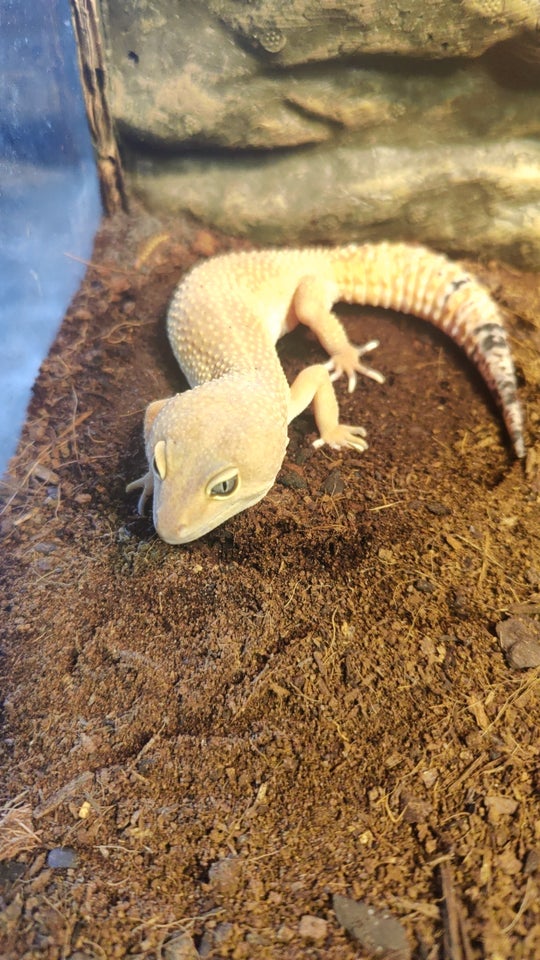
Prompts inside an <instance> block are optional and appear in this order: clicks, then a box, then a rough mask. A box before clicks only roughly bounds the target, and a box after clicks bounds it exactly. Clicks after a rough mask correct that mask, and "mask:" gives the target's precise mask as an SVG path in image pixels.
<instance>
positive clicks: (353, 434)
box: [313, 423, 368, 453]
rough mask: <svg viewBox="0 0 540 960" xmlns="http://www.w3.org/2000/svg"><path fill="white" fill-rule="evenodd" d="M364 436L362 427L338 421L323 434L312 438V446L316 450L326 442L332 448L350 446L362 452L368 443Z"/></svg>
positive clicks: (364, 432) (337, 448)
mask: <svg viewBox="0 0 540 960" xmlns="http://www.w3.org/2000/svg"><path fill="white" fill-rule="evenodd" d="M365 436H366V431H365V430H364V428H363V427H352V426H350V425H349V424H347V423H338V424H337V426H335V427H332V428H331V429H329V430H325V432H324V435H322V436H320V437H319V438H318V440H314V441H313V446H314V447H315V449H316V450H318V449H319V448H320V447H323V446H324V445H325V443H327V444H328V446H329V447H332V449H333V450H341V449H342V447H350V448H352V449H353V450H358V451H359V452H360V453H363V451H364V450H367V448H368V444H367V443H366V441H365V440H364V437H365Z"/></svg>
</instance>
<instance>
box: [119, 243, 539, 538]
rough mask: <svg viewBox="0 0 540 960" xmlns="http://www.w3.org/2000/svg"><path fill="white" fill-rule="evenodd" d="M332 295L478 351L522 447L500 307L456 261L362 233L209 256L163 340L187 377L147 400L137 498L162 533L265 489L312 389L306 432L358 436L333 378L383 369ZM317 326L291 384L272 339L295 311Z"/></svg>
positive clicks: (189, 531) (213, 522)
mask: <svg viewBox="0 0 540 960" xmlns="http://www.w3.org/2000/svg"><path fill="white" fill-rule="evenodd" d="M339 300H344V301H346V302H349V303H360V304H371V305H372V306H383V307H391V308H393V309H395V310H401V311H404V312H406V313H412V314H415V315H416V316H419V317H422V318H424V319H426V320H429V321H430V322H431V323H433V324H434V325H435V326H437V327H439V328H440V329H442V330H444V331H445V332H446V333H448V334H449V335H450V336H451V337H452V338H453V339H454V340H455V341H456V342H457V343H458V344H460V346H462V347H463V349H464V350H465V352H466V353H467V355H468V356H470V357H471V359H472V360H473V361H474V363H475V364H476V366H477V367H478V369H479V370H480V372H481V374H482V376H483V377H484V379H485V380H486V383H487V384H488V386H489V387H490V389H491V390H492V391H493V394H494V395H495V397H496V399H497V400H498V402H499V404H500V406H501V408H502V412H503V416H504V419H505V422H506V425H507V428H508V432H509V434H510V437H511V439H512V442H513V444H514V449H515V452H516V455H517V456H518V457H522V456H524V453H525V445H524V439H523V422H522V414H521V408H520V405H519V401H518V399H517V390H516V379H515V372H514V365H513V362H512V357H511V354H510V350H509V347H508V344H507V340H506V334H505V331H504V328H503V326H502V320H501V315H500V311H499V309H498V307H497V305H496V304H495V303H494V301H493V300H492V299H491V297H490V296H489V294H488V293H487V291H486V290H485V289H484V287H482V286H481V284H480V283H478V281H476V280H475V279H474V278H473V277H471V276H470V275H469V274H468V273H467V272H466V271H465V270H464V269H463V268H462V267H461V266H460V265H459V264H456V263H452V262H451V261H449V260H447V259H446V257H443V256H441V255H439V254H435V253H432V252H431V251H429V250H426V249H425V248H423V247H415V246H410V245H408V244H399V243H397V244H387V243H380V244H365V245H363V246H356V245H351V246H346V247H335V248H313V249H309V248H308V249H304V250H261V251H254V252H248V253H232V254H227V255H225V256H221V257H215V258H214V259H211V260H208V261H206V262H204V263H202V264H200V265H199V266H197V267H195V268H194V269H193V270H192V271H191V273H189V274H188V275H187V277H186V278H185V279H184V280H183V281H182V283H180V285H179V286H178V288H177V290H176V292H175V294H174V297H173V300H172V302H171V306H170V309H169V315H168V323H167V326H168V334H169V339H170V342H171V346H172V349H173V351H174V354H175V356H176V359H177V360H178V363H179V364H180V366H181V368H182V370H183V371H184V373H185V375H186V377H187V379H188V381H189V383H190V386H191V387H192V388H193V389H192V390H188V391H186V392H185V393H182V394H177V395H176V396H174V397H171V398H169V399H166V400H158V401H156V402H155V403H152V404H150V406H149V407H148V409H147V411H146V416H145V426H144V432H145V444H146V454H147V458H148V463H149V470H148V473H146V474H145V475H144V476H143V477H141V478H140V480H136V481H134V482H133V483H131V484H130V485H129V487H128V490H131V489H135V488H137V487H139V488H141V487H142V494H141V497H140V500H139V510H140V511H141V512H142V510H143V508H144V504H145V501H146V499H147V498H148V497H149V496H150V495H151V494H152V492H153V504H154V506H153V516H154V525H155V527H156V530H157V532H158V534H159V536H160V537H162V538H163V540H166V541H167V542H168V543H173V544H178V543H188V542H189V541H191V540H195V539H197V537H201V536H202V535H203V534H205V533H207V532H208V531H209V530H212V529H213V528H214V527H216V526H218V525H219V524H220V523H223V521H224V520H226V519H227V518H228V517H231V516H233V515H234V514H235V513H239V512H240V511H241V510H244V509H245V508H246V507H249V506H251V505H252V504H254V503H257V501H258V500H260V499H261V498H262V497H264V496H265V494H266V493H267V492H268V490H269V489H270V487H271V486H272V484H273V483H274V480H275V478H276V475H277V473H278V471H279V468H280V466H281V464H282V462H283V458H284V456H285V449H286V446H287V442H288V439H287V425H288V423H289V422H290V421H291V420H292V419H294V417H296V416H297V415H298V414H299V413H300V412H301V411H302V410H304V409H305V408H306V407H307V406H309V404H310V403H312V404H313V410H314V415H315V420H316V423H317V427H318V430H319V434H320V437H319V439H318V440H316V441H315V444H314V445H315V446H316V447H317V446H321V445H322V444H325V443H326V444H329V445H330V446H331V447H334V448H335V449H340V448H342V447H352V448H354V449H356V450H365V449H366V447H367V444H366V442H365V440H364V436H365V431H364V430H363V428H362V427H358V426H350V425H347V424H340V423H339V410H338V404H337V400H336V396H335V392H334V388H333V384H332V381H333V380H335V379H336V378H337V377H339V376H341V375H342V374H344V375H345V376H347V377H348V380H349V390H350V391H352V390H354V387H355V385H356V374H357V373H362V374H364V375H366V376H369V377H372V378H373V379H375V380H377V381H379V382H382V381H383V379H384V378H383V377H382V376H381V374H379V373H377V372H376V371H374V370H371V369H370V368H369V367H366V366H364V364H363V363H362V361H361V357H362V355H363V354H364V353H366V352H367V351H369V350H372V349H373V348H374V347H375V346H377V341H371V342H370V343H368V344H366V345H365V346H364V347H355V346H353V345H352V344H351V343H350V342H349V339H348V337H347V334H346V333H345V330H344V328H343V326H342V325H341V323H340V322H339V320H338V319H337V317H336V316H335V314H333V313H332V311H331V307H332V305H333V304H334V303H336V302H337V301H339ZM299 322H300V323H304V324H306V325H307V326H308V327H310V328H311V330H313V332H314V333H315V334H316V335H317V337H318V339H319V340H320V342H321V344H322V345H323V347H324V348H325V350H326V351H327V352H328V354H329V356H330V360H329V361H328V363H326V364H314V365H312V366H310V367H307V368H306V369H305V370H303V371H302V372H301V373H300V374H299V375H298V377H297V378H296V380H295V381H294V383H293V384H292V385H291V386H290V387H289V385H288V383H287V380H286V378H285V375H284V373H283V370H282V367H281V364H280V362H279V359H278V356H277V353H276V350H275V343H276V341H277V340H278V339H279V337H281V336H282V335H283V334H285V333H287V332H288V331H289V330H291V329H292V328H293V327H294V326H296V324H297V323H299Z"/></svg>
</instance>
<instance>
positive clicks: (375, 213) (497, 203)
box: [102, 0, 540, 268]
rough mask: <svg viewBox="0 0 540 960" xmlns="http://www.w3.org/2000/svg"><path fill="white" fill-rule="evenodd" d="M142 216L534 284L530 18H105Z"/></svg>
mask: <svg viewBox="0 0 540 960" xmlns="http://www.w3.org/2000/svg"><path fill="white" fill-rule="evenodd" d="M102 2H103V17H104V27H105V32H106V39H107V45H108V55H109V61H110V63H109V66H110V71H109V72H110V81H111V95H112V106H113V113H114V116H115V120H116V124H117V129H118V132H119V136H120V140H121V144H122V150H123V154H124V159H125V162H126V167H127V170H128V176H129V181H130V184H131V187H132V189H133V190H135V191H136V192H137V193H138V194H140V195H141V196H142V197H143V199H144V201H145V202H146V204H147V205H149V206H150V207H152V208H156V209H160V210H163V209H165V210H168V211H170V212H176V211H178V212H188V213H191V214H193V215H194V216H196V217H197V218H199V219H201V220H203V221H205V222H207V223H210V224H213V225H215V226H217V227H220V228H222V229H224V230H226V231H227V232H231V233H237V234H244V235H247V236H250V237H252V238H253V239H255V240H259V241H264V242H276V243H300V242H313V241H316V242H318V241H321V242H335V241H341V240H351V239H357V240H365V239H382V238H386V239H392V238H395V239H397V238H400V239H408V240H415V241H423V242H427V243H430V244H432V245H433V246H436V247H440V248H442V249H446V250H449V251H451V252H455V253H469V254H472V255H475V256H479V255H496V256H500V257H502V258H503V259H506V260H509V261H511V262H515V263H519V264H522V265H526V266H529V267H533V268H536V267H540V203H539V201H540V141H539V133H540V41H539V39H538V38H539V36H540V34H539V32H538V31H539V22H540V5H539V3H538V2H537V0H432V2H430V3H426V0H407V2H404V0H386V2H383V3H381V2H378V0H377V2H375V0H364V2H362V0H333V2H332V3H330V2H327V0H251V2H250V0H197V2H190V0H160V2H159V3H156V2H155V0H153V2H152V0H122V2H120V0H102Z"/></svg>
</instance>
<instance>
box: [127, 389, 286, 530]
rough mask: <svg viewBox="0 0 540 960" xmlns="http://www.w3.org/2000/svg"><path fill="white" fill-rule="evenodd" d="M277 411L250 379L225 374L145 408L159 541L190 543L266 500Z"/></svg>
mask: <svg viewBox="0 0 540 960" xmlns="http://www.w3.org/2000/svg"><path fill="white" fill-rule="evenodd" d="M277 407H278V404H277V402H276V398H275V397H268V396H267V395H266V394H265V392H264V390H262V389H261V387H260V386H259V385H258V384H257V383H256V382H255V381H251V380H250V381H248V382H246V380H245V378H240V377H236V376H232V375H231V376H227V377H222V378H220V379H219V380H212V381H209V382H207V383H204V384H201V385H200V386H198V387H195V388H194V389H193V390H188V391H186V393H181V394H177V395H176V396H174V397H171V398H170V399H168V400H159V401H157V402H156V403H152V404H150V406H149V407H148V410H147V412H146V417H145V438H146V453H147V457H148V462H149V465H150V469H151V470H152V472H153V481H154V504H153V518H154V526H155V528H156V531H157V533H158V534H159V536H160V537H161V538H162V540H165V541H166V542H167V543H172V544H181V543H189V542H190V541H191V540H196V539H197V538H198V537H202V536H203V535H204V534H205V533H208V531H209V530H213V529H214V527H217V526H219V525H220V524H221V523H223V522H224V521H225V520H227V519H228V518H229V517H232V516H234V514H235V513H240V512H241V511H242V510H245V509H246V508H247V507H250V506H252V505H253V504H255V503H257V502H258V501H259V500H261V499H262V498H263V497H264V496H265V494H266V493H267V492H268V490H269V489H270V487H271V486H272V485H273V483H274V480H275V478H276V475H277V473H278V470H279V468H280V466H281V463H282V461H283V457H284V455H285V448H286V446H287V420H286V411H285V409H284V410H283V412H282V414H281V413H280V411H279V409H276V408H277Z"/></svg>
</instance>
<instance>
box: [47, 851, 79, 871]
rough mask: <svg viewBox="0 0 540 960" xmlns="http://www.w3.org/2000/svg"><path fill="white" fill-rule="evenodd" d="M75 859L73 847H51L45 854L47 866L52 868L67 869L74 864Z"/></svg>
mask: <svg viewBox="0 0 540 960" xmlns="http://www.w3.org/2000/svg"><path fill="white" fill-rule="evenodd" d="M76 860H77V854H76V853H75V850H74V849H73V847H53V849H52V850H49V852H48V854H47V866H48V867H52V869H53V870H68V869H69V868H70V867H74V866H75V862H76Z"/></svg>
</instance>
